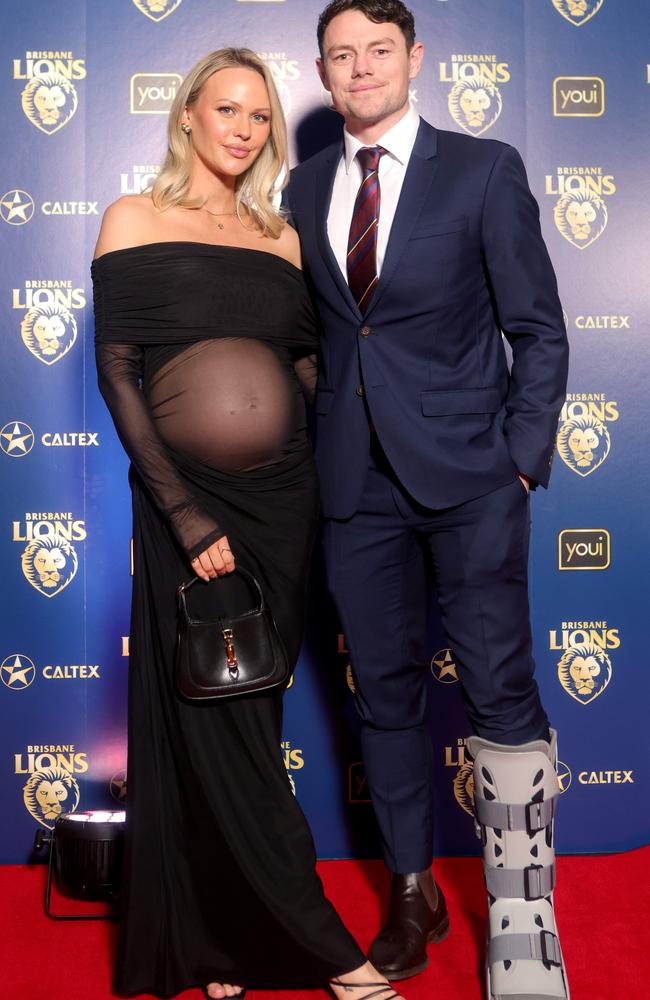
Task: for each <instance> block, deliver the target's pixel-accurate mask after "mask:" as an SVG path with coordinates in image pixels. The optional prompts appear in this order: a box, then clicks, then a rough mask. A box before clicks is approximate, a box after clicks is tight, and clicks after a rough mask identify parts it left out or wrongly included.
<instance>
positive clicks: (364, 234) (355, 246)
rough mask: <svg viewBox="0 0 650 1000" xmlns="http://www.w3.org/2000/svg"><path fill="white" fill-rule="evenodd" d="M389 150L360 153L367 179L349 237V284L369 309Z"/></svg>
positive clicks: (369, 149)
mask: <svg viewBox="0 0 650 1000" xmlns="http://www.w3.org/2000/svg"><path fill="white" fill-rule="evenodd" d="M385 152H386V150H385V149H382V148H381V146H370V147H368V146H366V147H364V148H363V149H360V150H359V152H358V153H357V159H358V160H359V163H360V164H361V170H362V171H363V180H362V182H361V187H360V188H359V192H358V194H357V200H356V201H355V203H354V212H353V213H352V225H351V226H350V236H349V239H348V258H347V263H348V284H349V286H350V291H351V292H352V294H353V295H354V297H355V299H356V301H357V305H358V306H359V309H360V310H361V312H362V313H365V312H366V310H367V309H368V306H369V305H370V300H371V299H372V296H373V292H374V290H375V285H376V284H377V227H378V226H379V206H380V202H381V192H380V189H379V160H380V158H381V156H382V154H383V153H385Z"/></svg>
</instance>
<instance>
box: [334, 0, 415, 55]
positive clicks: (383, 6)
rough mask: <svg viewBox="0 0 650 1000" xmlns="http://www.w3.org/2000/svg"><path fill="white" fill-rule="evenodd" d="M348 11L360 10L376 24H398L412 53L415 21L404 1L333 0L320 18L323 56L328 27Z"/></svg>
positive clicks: (407, 49) (407, 48) (407, 47)
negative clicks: (324, 38)
mask: <svg viewBox="0 0 650 1000" xmlns="http://www.w3.org/2000/svg"><path fill="white" fill-rule="evenodd" d="M346 10H359V11H361V13H362V14H365V16H366V17H367V18H368V20H369V21H374V22H375V23H376V24H386V22H390V23H391V24H396V25H397V27H398V28H399V29H400V31H401V32H402V34H403V35H404V40H405V42H406V51H407V52H410V51H411V49H412V48H413V44H414V42H415V20H414V18H413V14H412V13H411V11H410V10H409V9H408V7H406V6H405V5H404V4H403V3H402V0H332V2H331V3H329V4H328V5H327V7H326V8H325V10H324V11H323V13H322V14H321V15H320V17H319V18H318V28H317V30H316V34H317V37H318V48H319V50H320V54H321V56H323V55H324V52H323V37H324V35H325V29H326V28H327V25H328V24H329V23H330V21H332V20H334V18H335V17H337V15H338V14H343V13H344V12H345V11H346Z"/></svg>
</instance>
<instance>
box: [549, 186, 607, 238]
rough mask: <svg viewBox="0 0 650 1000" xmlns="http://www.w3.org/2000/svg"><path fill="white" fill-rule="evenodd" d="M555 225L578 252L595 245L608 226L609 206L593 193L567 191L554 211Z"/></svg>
mask: <svg viewBox="0 0 650 1000" xmlns="http://www.w3.org/2000/svg"><path fill="white" fill-rule="evenodd" d="M553 216H554V219H555V225H556V226H557V228H558V230H559V232H560V233H561V234H562V236H564V238H565V240H568V242H569V243H570V244H571V245H572V246H574V247H577V248H578V250H584V249H585V247H588V246H591V244H592V243H595V242H596V240H597V239H598V237H599V236H601V235H602V233H603V231H604V229H605V226H606V225H607V205H606V204H605V202H604V201H603V199H602V198H601V197H600V195H598V194H595V192H593V191H580V192H578V191H575V192H573V191H567V192H566V193H565V194H563V195H562V196H561V197H560V200H559V201H558V202H557V204H556V206H555V209H554V211H553Z"/></svg>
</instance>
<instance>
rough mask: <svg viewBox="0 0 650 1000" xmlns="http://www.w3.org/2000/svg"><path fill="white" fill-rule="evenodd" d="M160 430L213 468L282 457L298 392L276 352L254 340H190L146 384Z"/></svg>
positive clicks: (293, 420) (251, 464)
mask: <svg viewBox="0 0 650 1000" xmlns="http://www.w3.org/2000/svg"><path fill="white" fill-rule="evenodd" d="M147 399H148V402H149V407H150V409H151V413H152V416H153V418H154V421H155V423H156V427H157V430H158V433H159V434H160V436H161V437H162V439H163V440H164V441H165V442H166V443H167V444H169V445H170V446H171V447H172V448H175V449H177V450H178V451H182V452H184V453H185V454H187V455H190V456H192V457H193V458H196V459H198V460H199V461H201V462H203V463H205V464H206V465H210V466H211V467H212V468H215V469H226V470H232V471H243V470H247V469H255V468H259V467H261V466H264V465H270V464H272V463H273V462H277V461H280V459H281V458H282V457H283V455H284V453H285V449H286V446H287V444H288V442H289V441H290V439H291V436H292V434H293V432H294V429H295V425H296V393H295V386H294V385H293V384H292V381H291V378H290V375H289V372H288V371H287V369H286V367H283V365H282V363H281V362H280V360H279V358H278V357H277V355H276V354H275V353H274V352H273V351H272V350H271V348H270V347H268V346H267V345H266V344H263V343H262V342H261V341H258V340H248V339H243V338H242V339H235V338H232V339H231V338H229V339H227V340H210V341H202V342H201V343H198V344H193V345H192V347H190V348H188V349H187V350H184V351H182V353H181V354H178V355H177V356H176V357H175V358H173V359H172V360H171V361H169V362H167V363H166V364H165V365H164V366H163V367H162V368H161V369H160V370H159V371H158V372H157V373H156V375H155V376H153V378H152V379H151V381H150V384H149V385H148V386H147Z"/></svg>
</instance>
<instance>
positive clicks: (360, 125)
mask: <svg viewBox="0 0 650 1000" xmlns="http://www.w3.org/2000/svg"><path fill="white" fill-rule="evenodd" d="M323 53H324V55H323V58H322V59H318V60H317V67H318V72H319V75H320V78H321V81H322V83H323V86H324V87H325V89H326V90H329V92H330V93H331V95H332V101H333V103H334V107H335V108H336V110H337V111H338V112H340V114H342V115H343V117H344V118H345V121H346V125H347V126H348V128H350V127H352V129H355V128H356V129H364V128H369V127H371V126H372V125H382V126H383V125H385V126H386V128H390V127H391V125H393V124H394V123H395V122H397V121H399V119H400V118H401V117H402V115H403V114H404V112H405V111H406V108H407V107H408V100H409V81H410V80H413V79H414V78H415V77H416V76H417V74H418V73H419V71H420V64H421V62H422V56H423V53H424V50H423V47H422V43H421V42H416V43H415V45H414V46H413V48H412V49H411V51H410V52H407V49H406V40H405V38H404V35H403V34H402V31H401V29H400V28H399V27H398V26H397V25H396V24H392V23H390V22H386V23H382V24H376V23H375V22H374V21H370V20H369V19H368V18H367V17H366V16H365V14H362V13H361V11H359V10H346V11H344V12H343V13H342V14H338V15H337V17H335V18H333V19H332V20H331V21H330V23H329V24H328V26H327V28H326V29H325V36H324V38H323Z"/></svg>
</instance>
